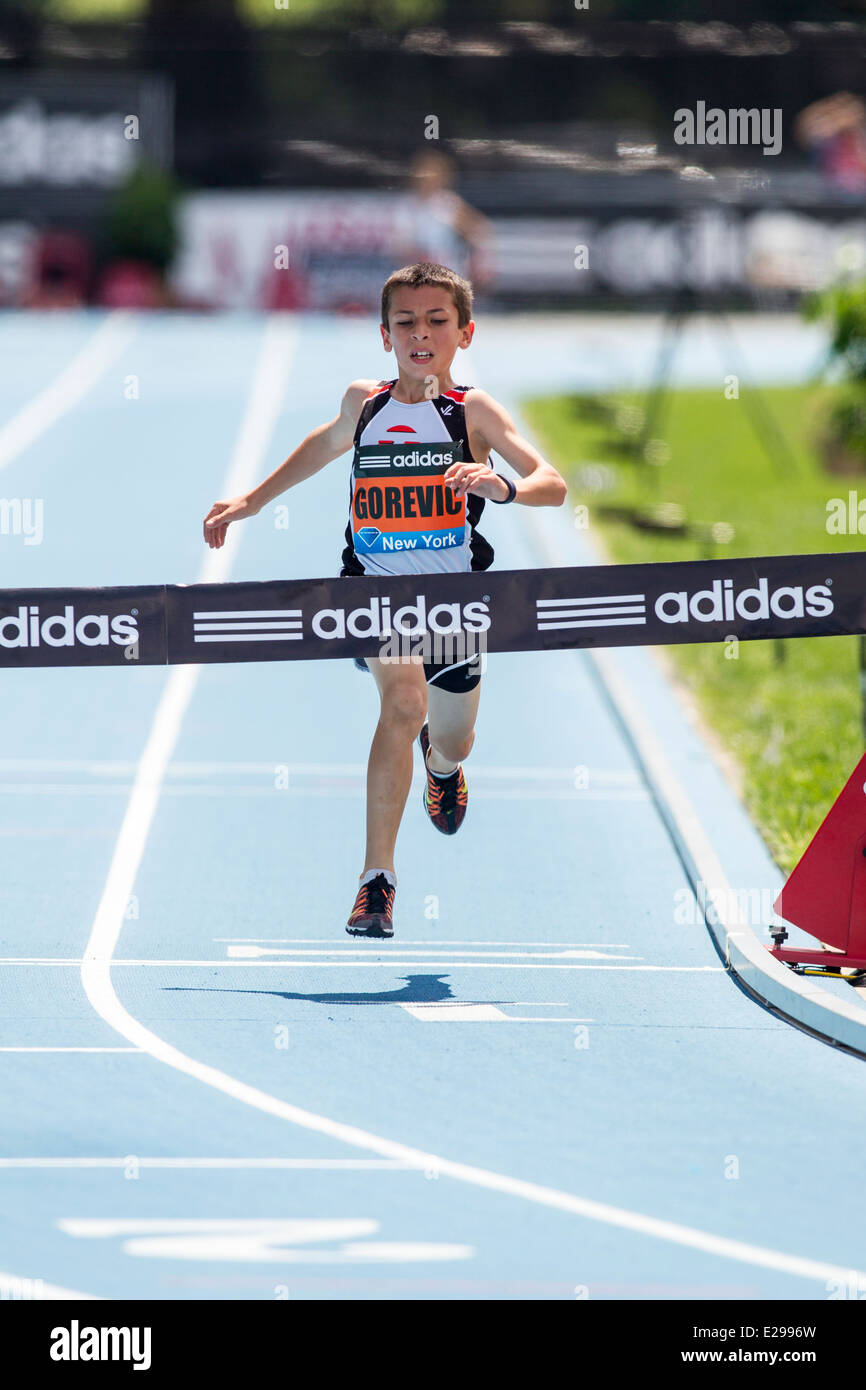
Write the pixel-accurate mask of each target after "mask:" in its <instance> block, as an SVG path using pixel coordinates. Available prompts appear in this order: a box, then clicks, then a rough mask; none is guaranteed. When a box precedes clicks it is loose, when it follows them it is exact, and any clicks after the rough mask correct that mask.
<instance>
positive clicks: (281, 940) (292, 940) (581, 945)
mask: <svg viewBox="0 0 866 1390" xmlns="http://www.w3.org/2000/svg"><path fill="white" fill-rule="evenodd" d="M211 940H212V941H218V942H223V941H231V942H235V941H237V942H256V943H258V944H260V945H263V946H330V947H335V948H337V949H345V950H349V951H352V950H355V949H357V948H355V947H353V946H352V945H351V943H350V942H348V941H347V942H345V943H343V942H341V941H340V942H335V941H332V940H331V939H330V938H328V937H323V936H298V937H292V936H212V937H211ZM416 946H439V947H441V948H442V950H443V951H444V950H446V949H450V947H452V946H496V947H500V946H537V947H542V946H545V947H548V946H556V947H558V948H559V949H561V950H563V951H566V950H575V951H584V950H589V949H590V948H592V947H597V946H600V947H603V948H604V949H605V950H608V951H627V950H628V949H629V947H628V943H627V942H625V941H427V940H426V939H424V940H421V941H414V940H413V941H412V943H411V949H412V950H414V949H415V947H416ZM406 949H407V950H408V949H410V948H409V946H408V945H407V947H406Z"/></svg>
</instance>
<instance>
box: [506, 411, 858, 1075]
mask: <svg viewBox="0 0 866 1390" xmlns="http://www.w3.org/2000/svg"><path fill="white" fill-rule="evenodd" d="M512 413H513V414H515V415H517V416H518V417H519V412H516V411H512ZM519 427H520V428H521V429H522V431H523V432H524V433H528V432H527V431H526V427H525V424H523V422H520V424H519ZM566 509H567V510H568V511H569V513H570V507H569V506H568V503H566ZM525 515H526V518H527V522H528V530H529V533H530V541H531V543H533V544H534V547H535V549H536V551H537V552H538V553H539V556H540V558H541V559H542V560H543V561H544V563H545V564H547V565H550V566H552V567H553V566H559V565H574V564H575V563H577V561H576V556H575V553H574V547H573V545H572V546H569V545H568V543H567V542H568V540H569V539H571V536H570V530H569V528H568V527H567V526H564V525H563V524H562V519H561V517H560V516H559V515H558V514H557V513H555V512H552V511H550V510H545V509H543V508H532V507H528V508H526V509H525ZM581 542H582V544H583V545H585V546H587V547H588V548H589V549H590V551H592V552H594V555H593V559H594V562H595V563H597V564H600V565H601V564H606V563H609V561H608V559H607V557H606V556H604V555H603V554H602V553H601V552H600V550H599V549H598V547H597V546H596V545H595V544H594V543H593V542H592V540H591V539H590V538H589V537H588V535H587V533H586V532H585V531H584V532H583V533H582V534H581ZM586 655H587V656H588V658H589V660H590V662H591V664H592V666H593V667H594V669H595V672H596V674H597V677H598V680H599V683H600V684H601V686H602V688H603V690H604V693H605V696H606V698H607V700H608V701H609V703H610V704H611V706H612V707H613V709H614V710H615V712H616V714H617V716H618V718H619V722H620V725H621V728H622V731H623V733H624V735H625V737H626V738H627V740H628V742H629V744H630V745H631V748H632V750H633V752H634V755H635V757H636V759H637V762H638V764H639V765H640V768H641V770H642V772H643V775H644V777H645V779H646V782H647V786H648V787H649V789H650V793H651V795H652V797H653V800H654V802H655V804H656V807H657V809H658V811H659V814H660V815H661V817H662V820H663V821H664V823H665V826H666V828H667V830H668V833H669V835H670V836H671V839H672V840H673V842H674V845H675V846H676V850H677V853H678V854H679V857H680V859H681V861H682V863H683V866H684V868H685V870H686V872H687V874H688V877H689V881H690V883H691V886H692V889H693V890H694V892H695V895H696V897H697V898H698V902H699V904H700V906H701V910H702V911H703V912H704V919H705V921H706V924H707V927H708V928H709V930H710V934H711V935H712V937H713V940H714V941H715V943H716V946H717V947H718V950H719V953H720V954H721V956H722V957H723V959H724V960H725V961H726V963H727V965H728V969H729V970H730V971H731V973H732V974H734V975H735V976H736V977H737V979H738V980H739V981H740V983H741V984H742V985H743V986H744V988H745V989H747V990H748V991H749V993H750V994H752V995H754V996H755V997H756V998H757V999H759V1000H760V1001H761V1003H763V1004H766V1005H767V1006H768V1007H769V1008H771V1009H773V1010H775V1011H776V1012H777V1013H778V1014H780V1015H781V1016H782V1017H783V1018H785V1019H786V1020H787V1021H788V1022H790V1023H794V1024H796V1025H797V1026H798V1027H800V1028H804V1029H806V1030H807V1031H808V1032H810V1033H814V1034H816V1035H817V1036H819V1037H820V1038H821V1039H823V1040H824V1041H826V1042H828V1043H831V1044H833V1045H834V1046H836V1047H843V1048H847V1049H850V1050H851V1051H852V1052H856V1053H858V1054H859V1055H860V1056H863V1057H866V1009H864V1008H863V1006H862V1005H861V1004H859V1003H854V1002H853V1001H852V1002H851V1003H848V1002H847V1001H846V1000H844V999H837V998H836V997H835V996H834V995H832V994H830V993H829V992H828V991H827V990H824V989H821V987H820V986H819V985H818V984H813V983H812V980H813V979H814V978H815V977H808V976H806V977H804V976H801V975H796V974H795V973H794V972H793V970H791V969H790V967H789V966H787V965H783V964H782V962H781V961H778V960H776V958H775V957H774V956H771V955H770V952H769V951H768V950H767V948H766V947H765V946H764V945H762V944H761V942H760V941H759V940H758V937H757V936H756V935H755V933H754V932H753V931H752V929H751V927H750V926H749V924H748V922H747V921H746V920H745V919H744V917H743V915H742V913H741V912H740V911H739V908H738V906H737V898H736V894H734V893H733V892H732V891H731V889H730V887H729V885H728V881H727V877H726V875H725V872H724V869H723V868H722V866H721V864H720V862H719V859H718V856H717V855H716V852H715V850H714V849H713V846H712V844H711V842H710V839H709V837H708V836H707V834H706V831H705V830H704V827H703V825H702V824H701V821H700V817H699V814H698V812H697V811H696V810H695V808H694V806H693V805H692V803H691V801H690V800H689V798H688V796H687V794H686V792H685V790H684V788H683V786H682V784H681V782H680V781H679V779H678V778H677V776H676V773H675V772H674V769H673V767H672V766H671V764H670V761H669V759H668V758H667V757H666V755H665V752H664V749H663V748H662V746H661V743H660V742H659V740H658V738H657V737H656V734H655V732H654V730H653V728H652V726H651V724H650V723H649V721H648V720H647V719H646V717H645V716H644V714H643V711H642V710H641V708H640V705H639V703H638V700H637V699H636V697H635V694H634V692H633V690H632V689H631V687H630V686H629V684H628V683H627V681H626V680H625V679H624V677H623V675H622V674H621V672H620V670H619V668H618V665H617V662H616V658H615V655H614V651H613V650H612V649H611V650H587V652H586ZM671 694H672V696H673V698H674V699H675V700H678V699H679V697H678V695H677V692H676V691H675V690H673V689H672V690H671ZM683 717H684V718H685V712H684V715H683ZM708 885H713V886H712V888H709V887H708ZM705 897H706V899H708V901H707V902H706V904H705V903H704V898H705Z"/></svg>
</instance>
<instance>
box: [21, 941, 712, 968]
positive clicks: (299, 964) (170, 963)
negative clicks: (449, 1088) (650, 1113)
mask: <svg viewBox="0 0 866 1390" xmlns="http://www.w3.org/2000/svg"><path fill="white" fill-rule="evenodd" d="M91 940H92V937H91ZM371 949H374V950H376V951H379V950H380V949H381V948H380V947H374V948H371ZM97 958H98V956H97V953H94V954H92V955H91V954H90V948H89V946H88V954H86V955H84V956H82V957H81V959H80V960H79V959H73V958H72V957H69V958H63V959H57V960H33V959H30V958H29V957H26V956H11V957H6V958H5V959H4V958H3V957H0V965H76V966H77V965H80V966H81V968H82V970H83V969H84V968H85V967H86V966H87V964H88V962H89V961H90V960H91V959H97ZM111 964H112V965H116V966H122V965H135V966H139V965H141V966H155V967H157V968H159V969H165V968H174V967H176V966H184V967H186V968H191V969H199V968H203V967H207V968H210V967H212V966H216V965H219V966H222V968H223V970H285V969H287V968H291V967H295V968H296V969H298V970H366V969H382V970H393V969H400V970H402V969H404V968H408V967H410V966H417V967H419V968H421V967H424V968H425V969H429V970H621V971H626V970H651V971H658V972H661V973H663V974H664V973H671V974H686V975H713V974H718V973H719V972H721V973H722V974H725V973H726V972H725V968H724V966H722V965H596V964H594V963H593V964H587V963H586V962H583V961H576V962H572V961H568V962H564V963H562V964H560V963H558V962H557V963H556V964H550V963H549V962H547V961H544V962H543V963H542V964H541V965H536V964H533V963H531V962H529V961H526V962H524V961H520V962H516V961H504V962H503V961H500V960H494V961H483V960H427V959H426V958H425V959H424V960H419V959H418V957H417V956H416V957H415V958H414V959H410V960H399V959H392V958H391V957H390V956H386V957H385V958H384V959H381V960H225V959H220V960H150V959H148V960H141V959H133V960H130V959H125V958H124V957H121V956H118V957H113V958H112V960H111Z"/></svg>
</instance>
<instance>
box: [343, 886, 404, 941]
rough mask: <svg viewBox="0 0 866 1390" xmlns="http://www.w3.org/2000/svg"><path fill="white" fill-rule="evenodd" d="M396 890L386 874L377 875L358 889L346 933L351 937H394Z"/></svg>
mask: <svg viewBox="0 0 866 1390" xmlns="http://www.w3.org/2000/svg"><path fill="white" fill-rule="evenodd" d="M395 892H396V889H395V888H394V886H393V884H391V883H389V882H388V880H387V878H386V877H385V875H384V874H377V875H376V877H375V878H371V879H370V881H369V883H362V884H361V887H360V888H359V889H358V896H357V898H356V899H355V906H354V907H353V908H352V911H351V913H350V914H349V920H348V922H347V923H346V931H347V932H348V933H349V935H350V936H393V935H394V922H393V920H392V917H391V914H392V911H393V908H394V894H395Z"/></svg>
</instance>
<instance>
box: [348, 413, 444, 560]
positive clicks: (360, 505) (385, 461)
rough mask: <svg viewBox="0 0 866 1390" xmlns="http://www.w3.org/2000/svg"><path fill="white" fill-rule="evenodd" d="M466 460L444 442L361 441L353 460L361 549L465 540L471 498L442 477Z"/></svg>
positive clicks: (439, 545) (355, 525) (440, 545)
mask: <svg viewBox="0 0 866 1390" xmlns="http://www.w3.org/2000/svg"><path fill="white" fill-rule="evenodd" d="M462 459H463V445H462V443H461V442H460V441H459V440H457V441H454V440H449V441H448V442H447V443H442V444H416V445H414V446H411V447H410V446H407V445H405V444H362V445H360V446H359V447H357V448H356V449H355V457H354V461H353V463H352V475H353V478H354V489H353V493H352V534H353V538H354V544H355V549H356V550H357V551H359V552H360V553H361V554H377V553H378V554H385V553H390V552H393V551H402V550H450V549H452V548H453V547H455V546H460V545H462V544H463V538H464V533H465V528H466V498H465V497H455V496H454V492H453V489H452V488H450V487H448V486H447V485H446V484H445V483H444V482H443V477H444V474H445V473H446V472H447V470H448V469H449V468H450V467H451V465H452V463H460V462H461V461H462Z"/></svg>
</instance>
